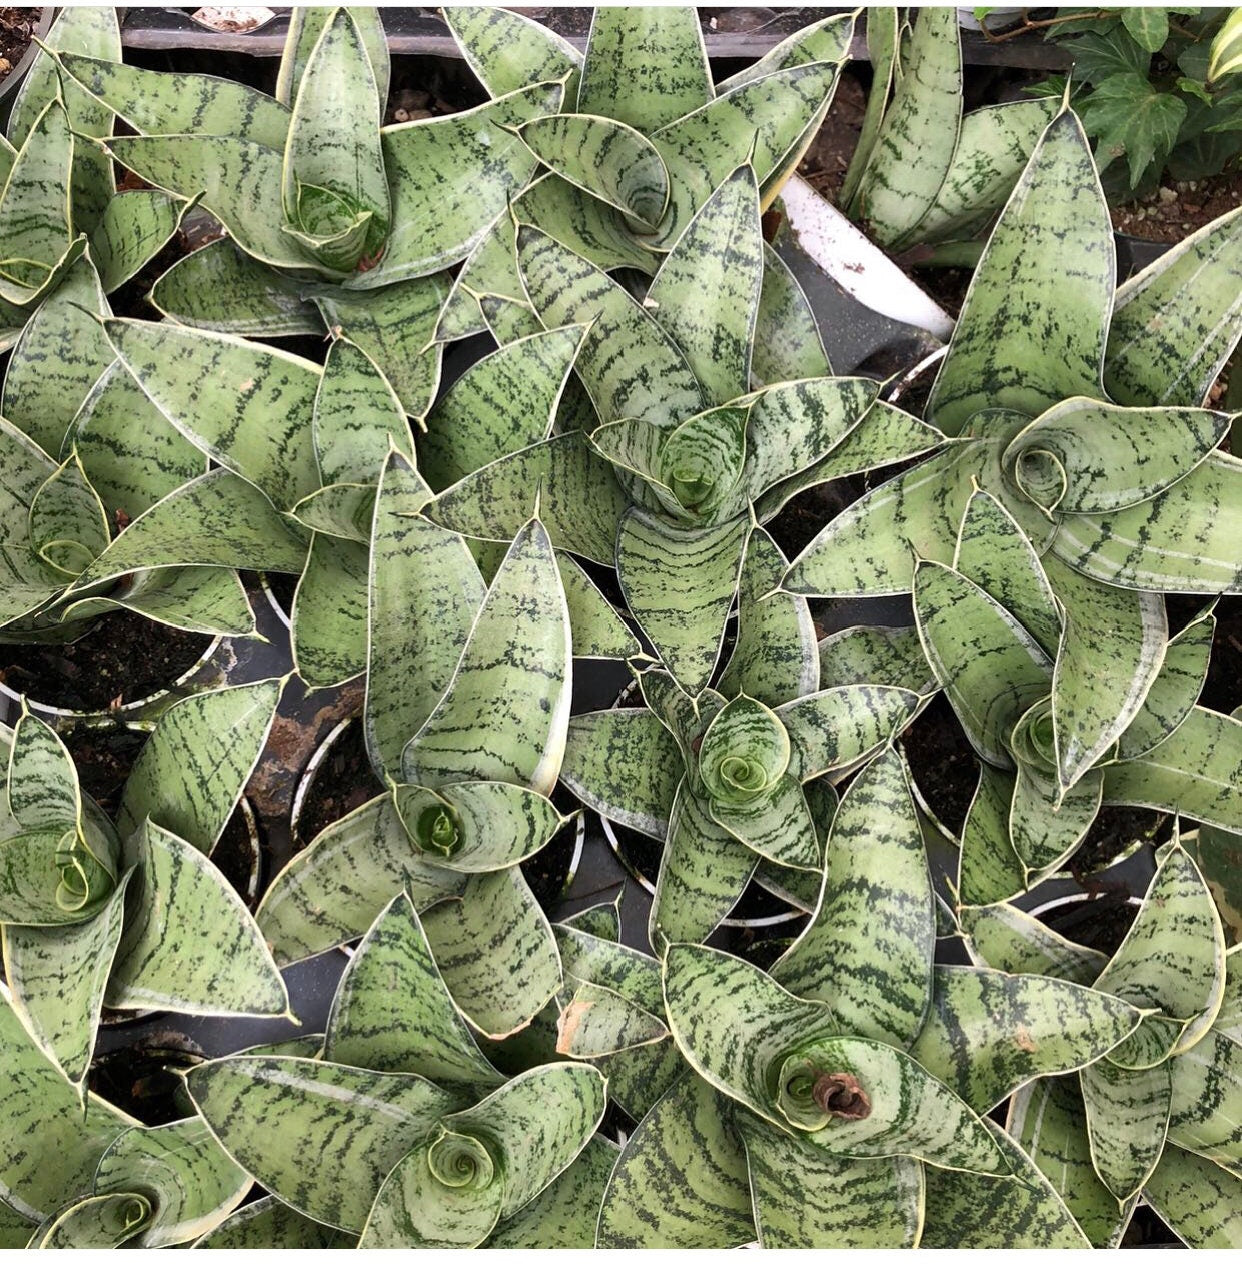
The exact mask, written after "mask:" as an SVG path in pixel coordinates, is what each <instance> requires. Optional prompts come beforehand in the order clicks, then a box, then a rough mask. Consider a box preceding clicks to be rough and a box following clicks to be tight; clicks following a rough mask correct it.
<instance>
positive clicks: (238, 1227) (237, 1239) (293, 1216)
mask: <svg viewBox="0 0 1242 1275" xmlns="http://www.w3.org/2000/svg"><path fill="white" fill-rule="evenodd" d="M295 12H298V10H295ZM354 1242H355V1239H354V1236H352V1235H350V1234H349V1233H348V1232H347V1231H336V1230H333V1229H332V1227H330V1226H324V1225H323V1224H322V1223H321V1222H316V1221H315V1220H314V1219H313V1218H309V1217H307V1216H306V1214H305V1213H299V1212H298V1211H297V1210H296V1209H294V1208H290V1206H289V1205H287V1204H286V1203H285V1202H284V1201H283V1200H279V1199H277V1198H276V1196H274V1195H265V1196H264V1197H263V1198H262V1199H261V1200H255V1202H254V1203H253V1204H247V1205H244V1206H243V1207H242V1208H240V1209H237V1210H236V1211H235V1212H233V1213H231V1214H229V1216H228V1217H227V1218H225V1219H224V1221H223V1222H221V1223H220V1225H219V1226H217V1227H216V1228H215V1229H214V1230H212V1231H209V1232H208V1233H207V1234H206V1235H204V1236H203V1237H202V1238H201V1239H199V1240H196V1241H195V1243H194V1247H195V1248H205V1249H255V1248H264V1249H284V1248H301V1249H316V1248H353V1247H354Z"/></svg>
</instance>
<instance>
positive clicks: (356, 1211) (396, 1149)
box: [186, 1055, 453, 1234]
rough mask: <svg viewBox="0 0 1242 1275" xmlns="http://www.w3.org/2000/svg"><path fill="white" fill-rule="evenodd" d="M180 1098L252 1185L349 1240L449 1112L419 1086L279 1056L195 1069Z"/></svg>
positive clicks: (438, 1095) (444, 1101)
mask: <svg viewBox="0 0 1242 1275" xmlns="http://www.w3.org/2000/svg"><path fill="white" fill-rule="evenodd" d="M186 1088H187V1089H188V1090H189V1093H190V1097H191V1099H193V1102H194V1105H195V1107H196V1108H197V1110H198V1112H199V1114H200V1115H202V1117H203V1118H204V1119H205V1120H206V1121H207V1123H208V1124H209V1125H210V1126H211V1130H212V1132H213V1133H214V1134H215V1136H216V1137H217V1138H218V1139H219V1140H220V1142H221V1144H222V1145H223V1146H224V1149H225V1150H226V1151H227V1152H228V1153H229V1155H230V1156H232V1158H233V1159H234V1160H236V1161H237V1163H238V1164H240V1165H241V1166H242V1167H243V1168H245V1169H246V1170H247V1171H248V1172H249V1173H251V1174H253V1175H254V1177H255V1178H256V1179H257V1180H258V1181H259V1183H260V1184H261V1185H263V1186H264V1187H266V1188H267V1189H268V1190H269V1191H271V1192H272V1194H273V1195H275V1196H278V1197H279V1198H280V1199H281V1200H283V1201H284V1202H285V1203H287V1204H289V1205H291V1206H292V1207H293V1208H296V1209H297V1210H298V1211H299V1212H300V1213H304V1214H306V1215H307V1216H308V1217H311V1218H314V1219H315V1220H316V1221H319V1222H323V1223H324V1224H326V1225H328V1226H333V1227H336V1228H337V1229H339V1230H342V1231H352V1232H354V1233H355V1234H357V1233H359V1232H361V1231H362V1228H363V1226H364V1225H365V1223H366V1219H367V1213H368V1211H369V1209H370V1206H371V1201H372V1200H373V1199H374V1198H375V1194H376V1192H377V1191H378V1190H379V1187H380V1184H381V1183H382V1182H383V1180H384V1178H385V1177H386V1176H387V1174H388V1171H389V1170H390V1169H391V1168H392V1167H393V1166H394V1165H395V1164H396V1163H397V1162H398V1161H399V1160H400V1159H401V1158H402V1156H404V1155H405V1154H406V1152H407V1151H408V1150H409V1149H410V1148H411V1147H412V1146H416V1145H417V1144H418V1143H420V1142H421V1141H423V1140H424V1139H425V1138H426V1137H427V1136H428V1135H429V1134H430V1132H431V1130H432V1129H433V1128H434V1127H435V1124H436V1122H437V1120H438V1119H439V1118H440V1117H441V1116H443V1115H444V1114H446V1113H447V1112H448V1111H449V1110H451V1109H452V1106H453V1103H452V1099H450V1098H449V1097H448V1095H446V1094H445V1093H444V1092H443V1091H441V1090H440V1089H438V1088H437V1087H436V1086H435V1085H433V1084H432V1083H431V1081H429V1080H424V1079H423V1078H422V1077H420V1076H408V1075H401V1074H392V1075H389V1074H385V1073H381V1072H377V1071H363V1070H361V1069H359V1068H357V1067H346V1066H343V1065H341V1064H339V1063H329V1062H319V1061H316V1060H313V1059H306V1058H283V1057H279V1056H276V1057H257V1058H252V1057H246V1056H240V1055H239V1056H235V1057H232V1058H220V1059H217V1060H215V1061H212V1062H207V1063H203V1064H201V1065H200V1066H198V1067H195V1068H193V1069H192V1070H191V1071H190V1072H189V1073H188V1074H187V1076H186ZM328 1164H330V1165H331V1166H332V1172H331V1173H324V1172H323V1168H324V1166H325V1165H328Z"/></svg>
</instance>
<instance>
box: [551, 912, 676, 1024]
mask: <svg viewBox="0 0 1242 1275" xmlns="http://www.w3.org/2000/svg"><path fill="white" fill-rule="evenodd" d="M576 925H577V923H576V922H575V924H574V925H570V924H568V923H561V924H559V925H557V926H556V927H555V928H556V936H557V942H558V944H559V945H560V952H561V962H562V964H563V965H564V967H565V973H566V974H567V975H570V976H572V977H573V978H576V979H578V980H580V981H582V982H584V983H592V984H596V985H599V986H601V987H604V988H609V989H611V990H612V991H614V992H616V993H617V994H618V995H620V996H623V997H624V998H625V999H626V1000H628V1001H630V1002H632V1003H633V1004H634V1005H637V1006H638V1007H640V1008H641V1009H643V1010H644V1011H645V1012H646V1013H648V1014H650V1015H651V1016H653V1017H656V1018H658V1017H661V1016H662V1015H663V1013H664V990H663V985H662V983H661V979H660V966H659V963H658V962H657V961H655V960H654V959H652V958H651V957H650V956H648V955H646V953H644V952H639V951H636V950H635V949H634V948H631V947H625V946H624V945H622V944H621V943H620V942H619V941H618V940H617V939H616V938H610V937H606V936H598V935H593V934H590V933H586V932H584V931H582V930H580V929H578V928H576Z"/></svg>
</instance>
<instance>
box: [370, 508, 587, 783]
mask: <svg viewBox="0 0 1242 1275" xmlns="http://www.w3.org/2000/svg"><path fill="white" fill-rule="evenodd" d="M373 649H374V647H373ZM571 687H572V668H571V649H570V633H569V611H568V608H567V607H566V604H565V591H564V589H563V588H562V587H561V578H560V572H559V571H558V569H557V566H556V558H555V556H554V554H553V551H552V544H551V541H550V540H549V538H548V533H547V531H546V530H545V529H544V527H543V524H542V523H541V522H540V521H539V520H538V518H534V519H532V520H531V521H530V522H528V523H527V524H526V526H524V527H523V528H522V530H521V531H519V532H518V534H517V537H516V538H515V539H514V541H513V545H512V547H511V548H510V549H509V552H508V553H507V554H506V555H505V560H504V562H502V563H501V565H500V568H499V569H498V570H497V572H496V575H495V577H494V578H493V580H492V583H491V585H490V586H489V588H488V591H487V595H486V597H485V598H484V599H483V603H482V605H481V607H480V608H479V612H478V615H477V616H476V617H475V621H474V626H473V628H472V629H471V631H470V635H469V637H468V638H467V639H466V644H465V647H464V648H463V649H462V652H461V659H460V661H459V663H458V664H457V667H456V669H455V671H454V672H453V675H452V680H451V681H450V682H449V684H448V686H447V688H446V689H445V692H444V698H443V699H442V700H441V701H440V702H439V704H437V705H436V707H435V709H434V710H433V711H432V713H431V715H430V717H428V718H427V721H426V722H425V724H424V725H422V726H421V727H420V728H419V730H418V731H417V733H416V734H415V735H414V736H413V738H412V739H411V740H410V741H409V743H407V744H406V745H405V748H404V749H403V751H402V753H401V770H402V774H403V775H404V777H405V780H406V782H407V783H415V784H422V785H424V786H426V787H437V786H438V785H440V784H442V783H448V782H453V781H456V780H464V779H490V780H496V781H499V782H503V783H513V784H522V785H525V786H528V787H530V788H533V789H534V790H535V791H536V792H541V793H544V794H545V795H546V794H547V793H549V792H551V791H552V787H553V785H554V784H555V783H556V777H557V775H558V774H559V773H560V768H561V759H562V757H563V756H564V753H565V734H566V730H567V729H568V725H569V700H570V692H571Z"/></svg>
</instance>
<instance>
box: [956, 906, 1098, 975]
mask: <svg viewBox="0 0 1242 1275" xmlns="http://www.w3.org/2000/svg"><path fill="white" fill-rule="evenodd" d="M957 923H958V926H959V927H960V929H961V931H962V934H963V937H964V938H965V941H966V944H967V947H968V949H969V950H970V952H971V957H972V959H973V960H974V962H975V964H976V965H980V966H985V967H987V966H990V967H991V968H992V969H996V970H1001V971H1003V972H1004V973H1006V974H1046V975H1049V976H1050V977H1052V978H1060V979H1065V980H1066V981H1067V982H1070V983H1082V984H1084V985H1090V984H1091V983H1094V982H1095V980H1096V979H1097V978H1098V977H1099V974H1100V971H1101V970H1103V968H1104V966H1105V964H1106V962H1107V958H1106V957H1105V956H1104V954H1103V952H1097V951H1096V950H1095V949H1094V948H1090V947H1083V946H1082V945H1081V944H1079V943H1071V942H1070V940H1069V939H1066V938H1062V937H1061V935H1060V934H1058V933H1057V932H1056V931H1055V930H1052V929H1049V928H1048V926H1046V925H1045V924H1044V923H1043V922H1042V921H1040V920H1039V919H1038V918H1037V917H1033V916H1031V915H1030V914H1029V913H1027V912H1023V911H1021V910H1020V909H1019V908H1016V907H1013V906H1011V905H1010V904H1008V903H995V904H990V905H987V906H984V907H963V908H960V909H959V910H958V913H957Z"/></svg>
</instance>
